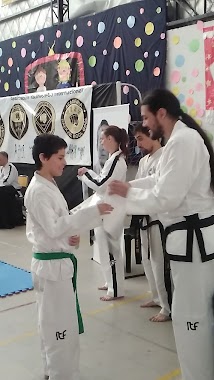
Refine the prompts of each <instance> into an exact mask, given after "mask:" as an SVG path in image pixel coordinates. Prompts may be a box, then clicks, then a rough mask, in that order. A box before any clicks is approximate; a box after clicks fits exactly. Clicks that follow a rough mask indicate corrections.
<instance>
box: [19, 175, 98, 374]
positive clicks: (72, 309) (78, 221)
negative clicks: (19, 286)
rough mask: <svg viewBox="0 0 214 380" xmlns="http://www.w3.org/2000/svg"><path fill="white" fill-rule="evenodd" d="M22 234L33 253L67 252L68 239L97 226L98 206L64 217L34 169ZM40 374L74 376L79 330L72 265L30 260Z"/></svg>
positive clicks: (57, 198)
mask: <svg viewBox="0 0 214 380" xmlns="http://www.w3.org/2000/svg"><path fill="white" fill-rule="evenodd" d="M25 206H26V208H27V231H26V233H27V238H28V240H29V241H30V242H31V243H32V244H33V253H51V252H52V253H53V252H67V253H71V251H72V249H73V247H71V246H69V244H68V238H69V237H70V236H73V235H76V234H79V233H80V232H83V231H85V230H89V229H91V228H94V227H96V226H99V225H100V224H101V217H100V215H99V211H98V208H97V206H93V207H88V208H87V209H84V210H81V211H79V212H77V213H75V214H74V215H69V210H68V207H67V203H66V201H65V199H64V197H63V195H62V194H61V192H60V190H59V189H58V187H57V185H56V184H55V183H54V182H50V181H48V180H47V179H45V178H43V177H41V176H40V175H39V174H37V173H35V174H34V177H33V179H32V181H31V183H30V185H29V186H28V189H27V191H26V194H25ZM31 271H32V274H33V281H34V288H35V291H36V300H37V307H38V321H39V332H40V337H41V347H42V357H43V364H44V370H45V374H46V375H49V377H50V380H79V335H78V334H79V333H78V322H77V313H76V299H75V293H74V289H73V284H72V277H73V275H74V267H73V263H72V261H71V260H70V259H69V258H65V259H59V260H47V261H42V260H37V259H34V258H33V259H32V265H31Z"/></svg>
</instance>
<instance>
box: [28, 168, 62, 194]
mask: <svg viewBox="0 0 214 380" xmlns="http://www.w3.org/2000/svg"><path fill="white" fill-rule="evenodd" d="M34 177H35V179H36V181H38V182H40V183H42V184H43V185H46V186H48V187H50V188H51V189H52V190H55V191H56V190H57V191H58V190H59V189H58V186H57V184H56V182H55V180H54V179H53V182H51V181H48V179H46V178H44V177H42V176H41V175H40V174H38V173H37V172H35V173H34Z"/></svg>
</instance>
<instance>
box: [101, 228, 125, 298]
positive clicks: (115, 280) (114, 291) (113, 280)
mask: <svg viewBox="0 0 214 380" xmlns="http://www.w3.org/2000/svg"><path fill="white" fill-rule="evenodd" d="M94 233H95V239H96V242H97V245H98V249H99V255H100V265H101V270H102V272H103V276H104V281H105V285H106V286H107V287H108V291H107V295H108V296H110V297H123V296H124V281H125V275H124V264H123V256H122V250H121V238H122V234H123V230H122V231H121V234H120V236H119V237H118V239H116V240H114V242H113V244H111V241H112V239H111V237H108V234H107V233H106V232H105V231H104V229H103V227H97V228H95V229H94Z"/></svg>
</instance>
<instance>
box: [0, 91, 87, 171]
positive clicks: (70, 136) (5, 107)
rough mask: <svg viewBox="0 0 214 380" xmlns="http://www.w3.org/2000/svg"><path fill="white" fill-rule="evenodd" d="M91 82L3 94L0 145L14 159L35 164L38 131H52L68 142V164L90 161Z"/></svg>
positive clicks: (0, 100)
mask: <svg viewBox="0 0 214 380" xmlns="http://www.w3.org/2000/svg"><path fill="white" fill-rule="evenodd" d="M91 99H92V86H85V87H78V88H72V89H64V90H58V91H50V92H49V91H47V92H45V93H42V92H40V93H37V94H29V95H19V96H12V97H5V98H0V110H1V111H0V149H1V150H3V151H6V152H7V153H8V155H9V159H10V161H12V162H15V163H29V164H32V163H34V162H33V159H32V146H33V141H34V139H35V137H36V136H37V135H40V134H42V133H52V134H56V135H58V136H60V137H62V138H63V139H64V140H65V141H66V142H67V144H68V149H67V151H66V161H67V164H68V165H85V166H88V165H91V155H90V113H91Z"/></svg>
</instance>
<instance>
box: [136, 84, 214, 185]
mask: <svg viewBox="0 0 214 380" xmlns="http://www.w3.org/2000/svg"><path fill="white" fill-rule="evenodd" d="M141 104H142V105H144V106H148V108H149V111H150V112H152V113H153V114H154V115H156V113H157V112H158V110H159V109H160V108H164V109H165V110H166V111H167V113H168V115H169V116H171V117H172V118H173V119H177V120H178V119H180V120H181V121H182V122H183V123H184V124H185V125H186V126H187V127H188V128H191V129H194V130H195V131H197V132H198V133H199V135H200V136H201V137H202V139H203V140H204V144H205V145H206V147H207V150H208V152H209V155H210V160H209V163H210V172H211V188H212V190H213V191H214V151H213V147H212V145H211V142H210V140H209V137H208V136H207V134H206V132H205V131H204V130H203V129H202V128H200V126H199V125H198V123H196V121H195V120H194V119H193V118H192V117H191V116H189V115H188V114H187V113H186V112H184V111H183V110H182V109H181V106H180V103H179V100H178V99H177V98H176V96H175V95H173V94H172V93H171V92H170V91H168V90H164V89H157V90H154V91H152V92H150V93H149V94H147V95H146V96H145V97H144V99H143V100H142V103H141Z"/></svg>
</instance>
